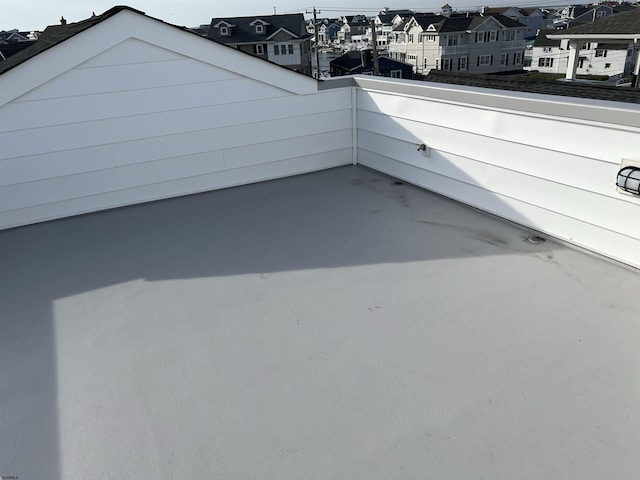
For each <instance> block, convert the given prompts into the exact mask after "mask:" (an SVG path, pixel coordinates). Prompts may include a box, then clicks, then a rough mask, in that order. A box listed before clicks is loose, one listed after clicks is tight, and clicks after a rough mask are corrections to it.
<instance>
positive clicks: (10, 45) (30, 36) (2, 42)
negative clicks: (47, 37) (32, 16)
mask: <svg viewBox="0 0 640 480" xmlns="http://www.w3.org/2000/svg"><path fill="white" fill-rule="evenodd" d="M39 35H40V32H20V31H18V30H9V31H5V30H3V31H1V32H0V62H3V61H4V60H6V59H7V58H9V57H10V56H12V55H15V54H16V53H18V52H19V51H21V50H24V49H25V48H27V47H29V46H30V45H32V44H34V43H35V41H36V40H37V39H38V36H39Z"/></svg>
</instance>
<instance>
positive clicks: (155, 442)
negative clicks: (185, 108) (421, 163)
mask: <svg viewBox="0 0 640 480" xmlns="http://www.w3.org/2000/svg"><path fill="white" fill-rule="evenodd" d="M393 182H394V180H393V179H392V178H389V177H386V176H384V175H382V174H379V173H376V172H373V171H370V170H368V169H366V168H363V167H344V168H338V169H333V170H327V171H323V172H319V173H314V174H307V175H303V176H298V177H292V178H287V179H281V180H276V181H270V182H265V183H260V184H254V185H249V186H243V187H237V188H232V189H227V190H222V191H215V192H210V193H205V194H199V195H192V196H189V197H182V198H177V199H171V200H165V201H160V202H156V203H151V204H146V205H139V206H134V207H128V208H123V209H117V210H111V211H107V212H101V213H96V214H91V215H85V216H80V217H74V218H67V219H64V220H58V221H54V222H49V223H44V224H37V225H32V226H29V227H23V228H18V229H14V230H9V231H4V232H0V248H1V250H2V252H5V253H6V252H10V254H9V255H6V258H5V259H4V260H3V264H4V265H3V276H2V284H1V290H0V300H1V301H2V304H3V305H4V306H3V312H4V313H3V315H2V320H1V327H2V331H3V335H2V336H0V347H1V349H0V352H1V353H2V357H1V358H2V364H3V366H4V369H3V373H4V375H3V381H2V383H0V393H2V399H3V401H2V415H1V416H0V418H2V425H1V427H2V430H3V435H2V437H1V438H0V452H2V454H1V455H2V458H0V460H1V461H0V465H1V466H2V468H3V469H7V470H3V471H0V474H1V475H18V476H19V477H20V478H45V477H47V478H65V479H66V478H100V477H104V476H106V475H107V472H109V475H112V476H115V477H118V478H120V477H122V478H124V477H129V478H164V477H169V476H170V474H169V472H171V474H172V475H174V476H180V477H183V478H254V477H259V476H260V477H261V476H266V477H274V478H275V477H277V478H335V477H341V478H391V477H394V476H395V477H397V476H399V477H402V478H424V475H425V472H429V473H430V476H432V477H433V478H471V477H473V478H476V477H485V478H494V479H499V478H605V477H607V476H609V475H610V473H611V472H614V471H615V472H617V475H616V478H629V479H631V478H638V477H639V476H640V463H639V462H638V460H637V457H636V456H635V455H634V454H635V452H637V451H638V449H639V448H640V412H639V410H638V407H637V405H638V404H640V385H639V380H638V379H639V378H640V375H639V374H640V365H639V364H638V361H637V345H638V340H639V339H640V326H639V324H638V322H637V312H638V311H640V298H639V296H638V295H637V292H638V291H639V290H640V277H639V276H638V275H637V273H636V272H634V271H631V270H629V269H626V268H623V267H620V266H619V265H617V264H614V263H611V262H608V261H605V260H602V259H600V258H597V257H595V256H591V255H587V254H584V253H582V252H579V251H576V250H573V249H570V248H567V247H565V246H562V245H560V244H558V243H555V242H553V241H547V242H546V243H544V244H542V245H530V244H527V243H525V242H524V241H523V239H524V238H525V237H527V236H528V235H529V234H530V233H529V232H527V231H525V230H524V229H521V228H518V227H517V226H514V225H512V224H508V223H505V222H502V221H500V220H499V219H497V218H495V217H492V216H489V215H486V214H483V213H480V212H478V211H475V210H473V209H470V208H467V207H465V206H463V205H460V204H457V203H455V202H452V201H450V200H447V199H445V198H442V197H439V196H437V195H434V194H431V193H429V192H427V191H424V190H422V189H419V188H415V187H413V186H411V185H406V184H404V185H395V184H393ZM34 453H35V455H34ZM52 465H59V468H58V470H59V472H53V471H52V468H51V466H52ZM398 474H399V475H398Z"/></svg>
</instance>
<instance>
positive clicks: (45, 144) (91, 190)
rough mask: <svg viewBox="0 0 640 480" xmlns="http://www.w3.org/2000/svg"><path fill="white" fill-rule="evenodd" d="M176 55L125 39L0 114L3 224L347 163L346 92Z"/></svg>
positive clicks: (348, 116)
mask: <svg viewBox="0 0 640 480" xmlns="http://www.w3.org/2000/svg"><path fill="white" fill-rule="evenodd" d="M196 40H199V39H198V38H197V37H196ZM62 45H64V44H62ZM130 46H131V47H132V50H131V51H129V50H128V47H130ZM124 47H127V48H124ZM225 51H226V49H225ZM143 54H144V55H149V58H153V59H154V61H150V62H145V63H130V62H134V61H136V60H137V59H138V60H139V58H137V57H139V56H140V55H143ZM230 54H231V55H236V54H237V52H234V51H230ZM120 55H122V57H121V58H122V63H119V62H120V61H119V56H120ZM175 56H176V54H174V53H173V52H168V51H166V50H165V49H162V48H159V47H153V46H151V45H149V44H146V43H144V42H139V41H126V42H124V43H123V44H121V45H119V46H118V47H114V48H113V49H110V50H108V51H107V52H106V53H104V54H101V55H99V56H97V57H95V58H93V59H92V60H90V61H89V62H85V63H83V64H81V65H80V66H78V67H76V68H74V69H72V70H70V71H68V72H66V73H64V74H62V75H60V76H58V77H56V78H54V79H52V80H51V81H50V82H47V83H45V84H43V85H42V86H41V87H38V88H36V89H34V90H32V91H30V92H28V93H26V94H25V95H22V96H20V97H18V98H17V99H15V100H14V101H12V102H9V103H8V104H6V105H4V106H3V107H1V108H0V114H1V115H2V119H3V120H2V124H1V125H0V144H1V145H2V149H0V209H1V210H0V228H7V227H12V226H18V225H24V224H28V223H33V222H37V221H43V220H48V219H53V218H58V217H63V216H68V215H74V214H78V213H85V212H90V211H95V210H100V209H104V208H111V207H116V206H122V205H128V204H131V203H138V202H144V201H150V200H156V199H159V198H167V197H171V196H175V195H184V194H188V193H195V192H199V191H204V190H210V189H213V188H221V187H227V186H231V185H239V184H244V183H249V182H253V181H259V180H265V179H269V178H275V177H278V176H285V175H293V174H298V173H304V172H307V171H313V170H318V169H322V168H328V167H333V166H336V165H345V164H350V163H351V162H352V148H353V141H352V125H353V122H352V110H351V93H350V91H349V90H334V91H325V92H320V93H312V94H306V95H299V94H295V93H291V92H287V91H286V90H283V89H280V88H277V87H275V86H273V85H269V84H266V83H262V82H260V81H259V80H255V79H252V78H248V77H246V76H242V75H237V74H235V73H232V72H230V71H228V70H225V69H221V68H218V67H216V66H213V65H210V64H205V63H203V62H200V61H197V60H194V59H190V58H187V57H182V56H180V58H178V59H176V58H175ZM256 62H260V61H258V60H256ZM283 75H293V76H296V75H297V74H294V73H291V72H283ZM310 112H313V114H310ZM236 149H237V151H235V150H236ZM232 172H233V173H232Z"/></svg>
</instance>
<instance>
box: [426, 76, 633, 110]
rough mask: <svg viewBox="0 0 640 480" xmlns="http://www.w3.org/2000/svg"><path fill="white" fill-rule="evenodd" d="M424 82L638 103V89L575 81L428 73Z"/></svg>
mask: <svg viewBox="0 0 640 480" xmlns="http://www.w3.org/2000/svg"><path fill="white" fill-rule="evenodd" d="M518 76H519V75H518ZM426 81H427V82H438V83H450V84H455V85H468V86H472V87H482V88H494V89H499V90H511V91H516V92H530V93H541V94H544V95H560V96H565V97H577V98H592V99H595V100H609V101H614V102H625V103H640V89H637V88H628V87H616V86H615V85H611V84H607V83H605V82H600V83H601V84H599V85H594V84H593V83H580V82H579V81H576V82H561V81H557V80H543V79H533V80H532V79H526V78H525V79H518V78H511V77H509V76H503V75H476V74H473V73H460V72H448V71H444V70H431V71H430V72H429V74H428V75H427V77H426Z"/></svg>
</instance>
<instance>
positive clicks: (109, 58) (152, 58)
mask: <svg viewBox="0 0 640 480" xmlns="http://www.w3.org/2000/svg"><path fill="white" fill-rule="evenodd" d="M185 58H186V57H185V56H184V55H180V54H179V53H176V52H172V51H170V50H167V49H165V48H158V47H157V46H155V45H151V44H150V43H147V42H144V41H142V40H140V39H137V38H127V39H126V40H124V41H122V42H120V43H118V44H116V45H114V46H113V47H111V48H109V49H107V50H105V51H104V52H102V53H101V54H99V55H96V56H95V57H92V58H90V59H89V60H87V61H86V62H83V63H81V64H80V65H78V67H79V68H93V67H108V66H111V65H127V64H134V65H137V64H142V63H150V62H166V61H168V60H183V59H185Z"/></svg>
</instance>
